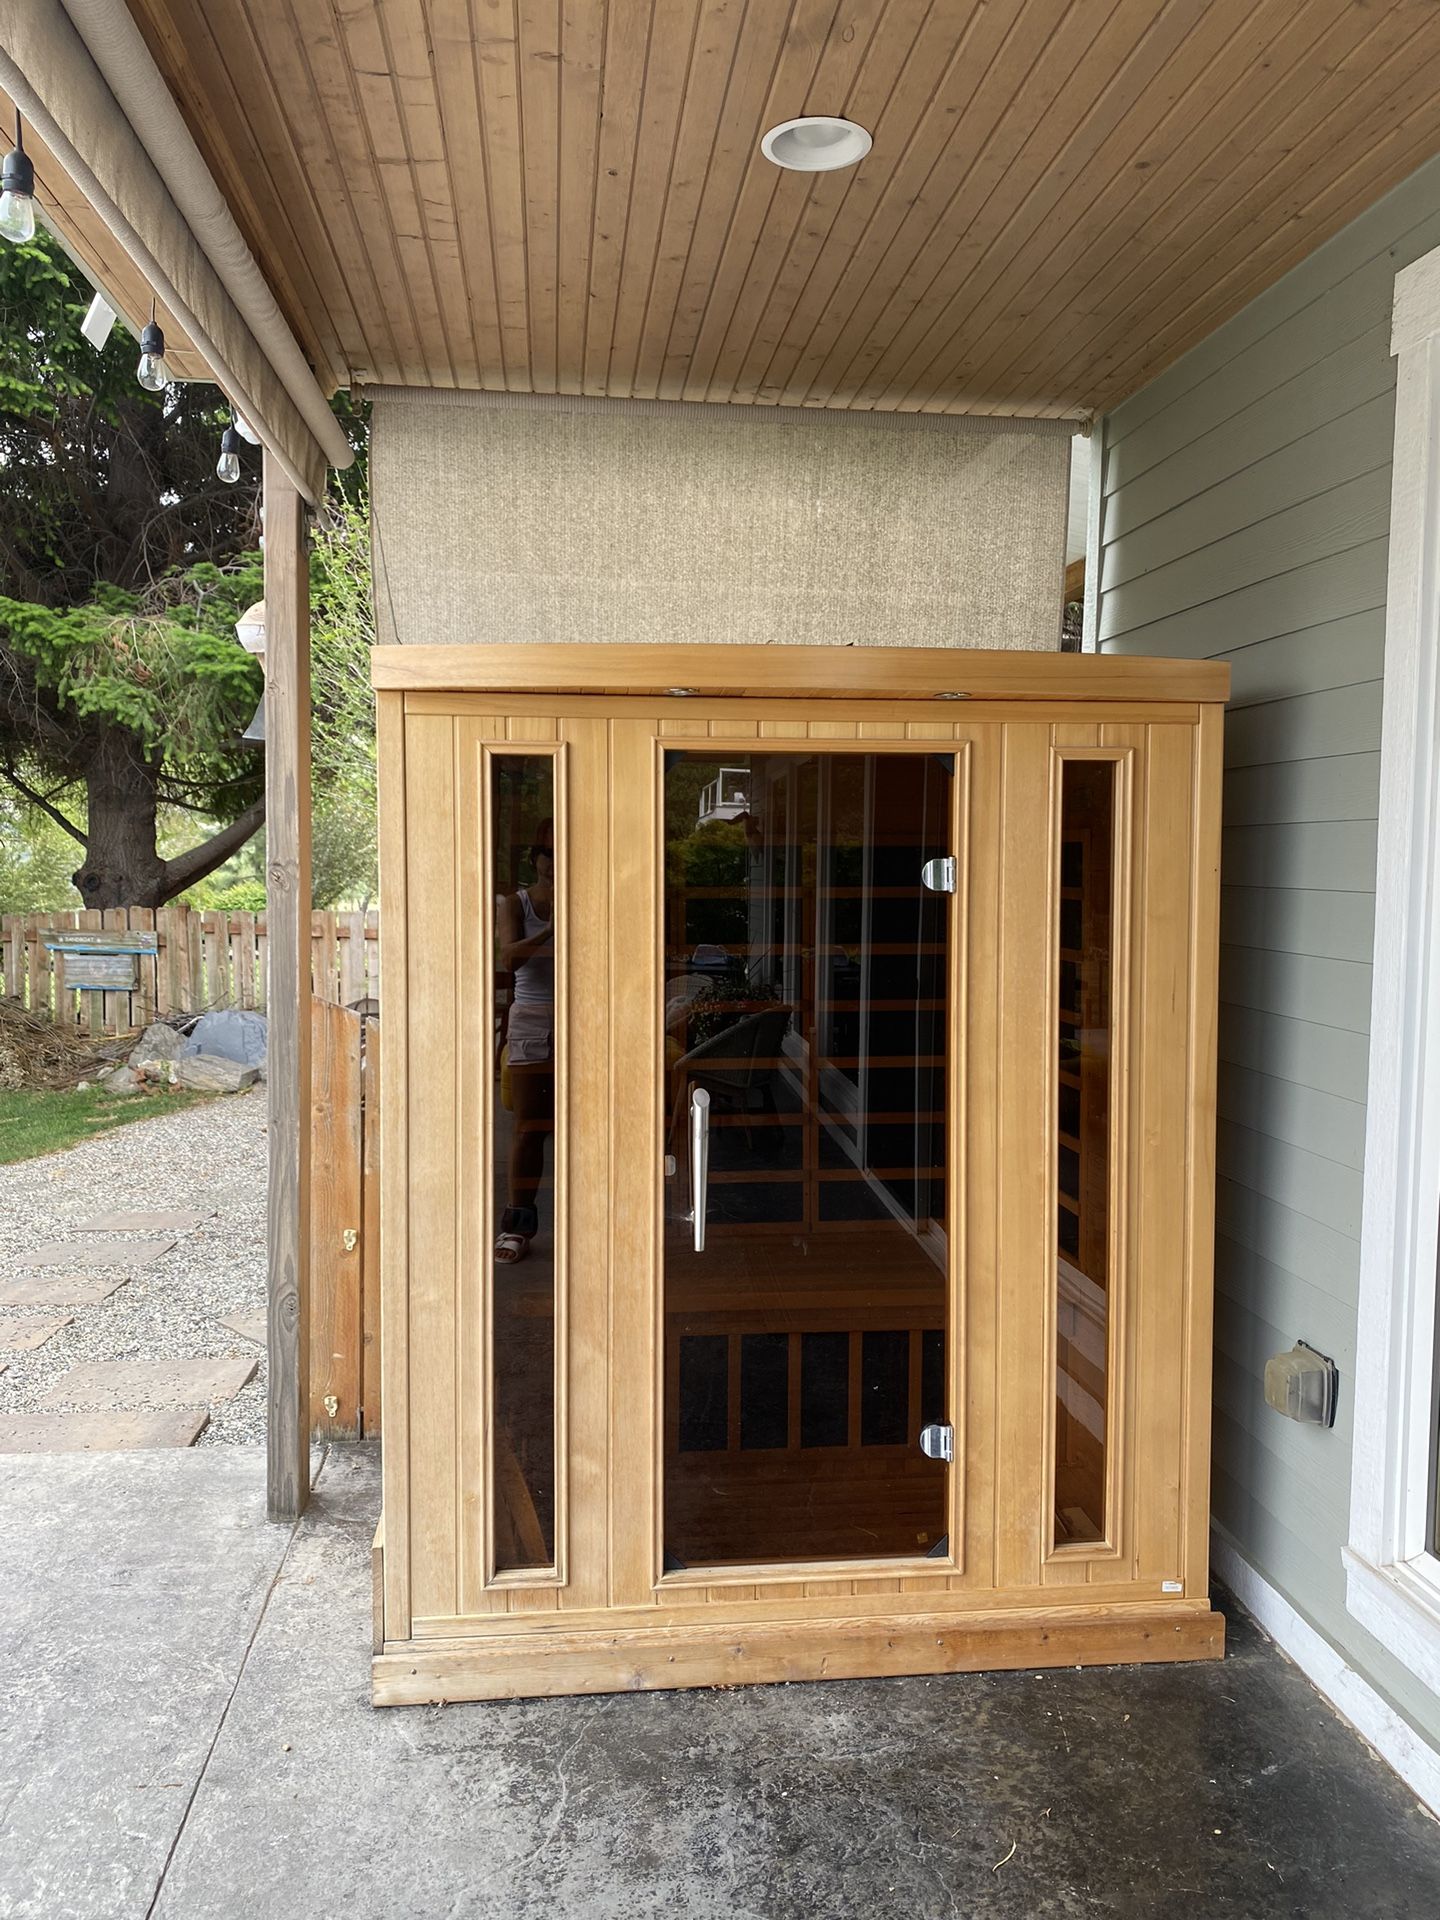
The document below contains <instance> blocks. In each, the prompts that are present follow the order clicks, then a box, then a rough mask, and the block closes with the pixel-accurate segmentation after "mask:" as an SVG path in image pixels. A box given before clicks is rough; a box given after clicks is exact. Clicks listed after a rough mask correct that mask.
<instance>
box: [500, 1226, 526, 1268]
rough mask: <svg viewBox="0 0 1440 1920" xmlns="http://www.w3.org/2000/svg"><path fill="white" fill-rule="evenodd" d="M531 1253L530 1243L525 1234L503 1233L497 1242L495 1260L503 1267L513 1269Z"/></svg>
mask: <svg viewBox="0 0 1440 1920" xmlns="http://www.w3.org/2000/svg"><path fill="white" fill-rule="evenodd" d="M529 1251H530V1242H529V1241H528V1240H527V1239H526V1237H525V1235H524V1234H523V1233H502V1234H500V1235H499V1236H498V1237H497V1239H496V1241H495V1258H496V1260H497V1261H498V1262H499V1264H500V1265H501V1266H502V1267H513V1266H514V1265H515V1262H516V1261H517V1260H523V1259H524V1258H525V1256H526V1254H527V1253H529Z"/></svg>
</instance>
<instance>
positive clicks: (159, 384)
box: [135, 300, 170, 393]
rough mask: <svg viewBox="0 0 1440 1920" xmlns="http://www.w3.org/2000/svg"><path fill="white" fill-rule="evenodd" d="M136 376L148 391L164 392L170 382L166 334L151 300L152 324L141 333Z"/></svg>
mask: <svg viewBox="0 0 1440 1920" xmlns="http://www.w3.org/2000/svg"><path fill="white" fill-rule="evenodd" d="M135 378H136V379H137V380H138V381H139V382H140V384H141V386H142V387H144V389H145V391H146V392H147V393H163V392H164V391H165V389H166V387H168V386H169V384H170V369H169V367H167V366H166V364H165V334H164V331H163V329H162V328H161V327H160V325H159V324H158V322H157V321H156V318H155V302H154V301H153V300H152V301H151V302H150V324H149V325H148V326H147V327H144V328H142V329H141V333H140V364H139V366H138V367H136V369H135Z"/></svg>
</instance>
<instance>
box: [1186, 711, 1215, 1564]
mask: <svg viewBox="0 0 1440 1920" xmlns="http://www.w3.org/2000/svg"><path fill="white" fill-rule="evenodd" d="M1221 729H1222V722H1221V716H1220V714H1219V712H1218V711H1217V710H1215V709H1211V708H1206V709H1204V710H1202V712H1201V715H1200V725H1199V727H1198V729H1197V730H1196V733H1195V737H1194V742H1193V772H1192V780H1193V783H1194V794H1195V815H1194V825H1193V829H1192V831H1193V840H1192V845H1191V853H1190V867H1191V902H1190V935H1191V953H1190V993H1191V1004H1190V1044H1189V1054H1188V1060H1189V1073H1190V1117H1189V1124H1188V1147H1189V1151H1188V1153H1187V1154H1186V1160H1185V1165H1186V1172H1187V1175H1188V1181H1189V1190H1188V1192H1187V1194H1186V1197H1185V1205H1186V1221H1187V1226H1188V1236H1189V1244H1188V1246H1187V1249H1186V1259H1187V1269H1188V1270H1187V1276H1186V1278H1187V1287H1186V1294H1187V1298H1186V1350H1185V1416H1184V1417H1185V1432H1186V1454H1185V1460H1184V1463H1183V1468H1182V1511H1183V1514H1184V1529H1185V1531H1184V1536H1183V1540H1182V1559H1181V1566H1180V1577H1181V1578H1182V1579H1183V1580H1184V1581H1185V1586H1186V1592H1187V1593H1195V1592H1198V1591H1199V1590H1200V1586H1201V1583H1202V1581H1207V1580H1208V1577H1209V1571H1210V1501H1209V1491H1210V1490H1209V1485H1208V1476H1207V1473H1206V1467H1207V1463H1208V1461H1209V1458H1210V1425H1211V1396H1212V1385H1211V1381H1212V1372H1213V1351H1212V1350H1213V1345H1214V1325H1215V1081H1216V1043H1217V1033H1218V1027H1219V1014H1220V1008H1219V991H1218V981H1219V964H1218V963H1219V949H1220V925H1219V922H1220V887H1219V868H1220V802H1221V792H1222V781H1223V774H1224V768H1223V765H1222V749H1223V741H1222V737H1221Z"/></svg>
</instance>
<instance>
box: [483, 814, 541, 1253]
mask: <svg viewBox="0 0 1440 1920" xmlns="http://www.w3.org/2000/svg"><path fill="white" fill-rule="evenodd" d="M530 859H531V862H532V864H533V865H534V868H535V879H534V880H533V882H532V883H531V884H530V886H528V887H520V888H519V889H518V890H517V891H516V892H514V893H511V894H507V895H506V896H505V898H504V899H503V900H502V901H501V902H500V916H499V922H500V923H499V930H498V940H497V944H498V946H499V949H500V964H501V966H502V967H503V968H505V969H506V971H507V972H509V973H511V974H512V975H513V976H514V980H515V995H514V999H513V1000H512V1001H511V1004H510V1018H509V1022H508V1024H507V1026H506V1045H505V1056H506V1077H507V1079H508V1081H509V1085H510V1109H511V1113H512V1115H513V1117H514V1130H513V1132H512V1135H511V1141H510V1192H509V1200H510V1204H509V1205H508V1206H507V1207H506V1209H505V1211H504V1213H503V1214H502V1215H501V1216H500V1233H499V1235H498V1237H497V1239H496V1241H495V1258H496V1260H497V1261H498V1262H500V1263H502V1264H504V1265H511V1264H513V1263H514V1262H515V1261H517V1260H523V1259H524V1258H525V1256H526V1254H527V1253H528V1252H529V1251H530V1242H531V1241H532V1240H533V1239H534V1237H535V1235H536V1233H537V1232H538V1231H539V1227H540V1215H539V1212H538V1209H537V1206H536V1202H537V1200H538V1198H539V1193H540V1183H541V1181H542V1180H543V1179H544V1177H545V1136H546V1135H547V1134H549V1133H553V1132H554V1130H555V826H554V822H553V821H552V820H542V821H541V823H540V826H539V828H538V829H537V831H536V834H535V844H534V845H533V846H532V847H531V849H530Z"/></svg>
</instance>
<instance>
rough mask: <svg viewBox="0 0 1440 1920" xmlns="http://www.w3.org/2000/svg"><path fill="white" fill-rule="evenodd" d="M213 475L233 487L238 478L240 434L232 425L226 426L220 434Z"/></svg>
mask: <svg viewBox="0 0 1440 1920" xmlns="http://www.w3.org/2000/svg"><path fill="white" fill-rule="evenodd" d="M215 477H216V479H217V480H223V481H224V482H225V484H226V486H227V487H233V486H234V484H235V482H236V481H237V480H238V479H239V478H240V436H239V434H238V433H237V432H236V431H235V429H234V427H226V429H225V431H224V433H222V434H221V436H220V458H219V459H218V460H217V461H216V462H215Z"/></svg>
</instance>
